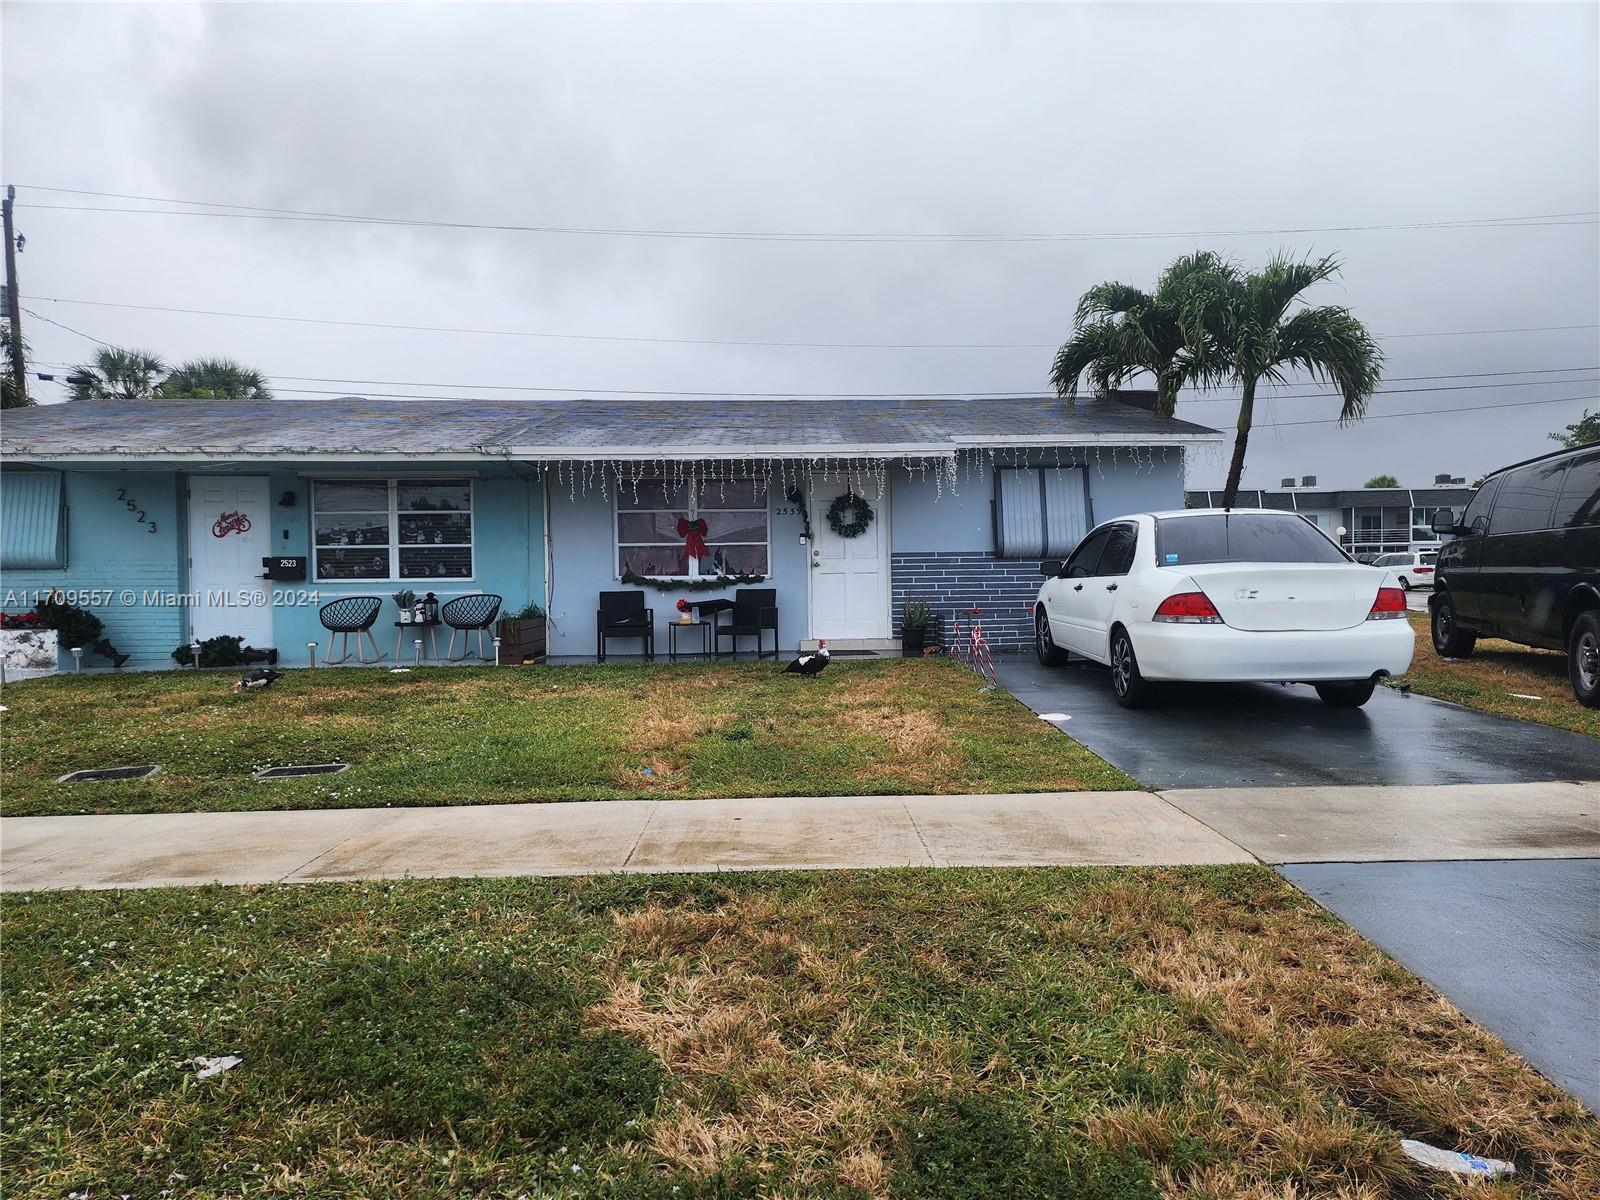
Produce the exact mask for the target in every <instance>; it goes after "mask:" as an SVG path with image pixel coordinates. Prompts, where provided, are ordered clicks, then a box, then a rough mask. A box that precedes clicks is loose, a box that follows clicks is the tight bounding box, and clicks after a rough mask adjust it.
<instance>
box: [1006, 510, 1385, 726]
mask: <svg viewBox="0 0 1600 1200" xmlns="http://www.w3.org/2000/svg"><path fill="white" fill-rule="evenodd" d="M1041 571H1042V573H1043V574H1044V575H1045V577H1046V578H1045V582H1044V584H1043V586H1041V587H1040V589H1039V602H1038V603H1037V604H1036V605H1035V606H1034V620H1035V624H1036V626H1037V632H1038V651H1039V661H1040V662H1041V663H1044V664H1045V665H1046V666H1055V665H1058V664H1060V663H1062V662H1064V661H1065V660H1066V658H1067V656H1068V654H1079V655H1082V656H1083V657H1085V658H1091V659H1094V660H1095V661H1096V662H1102V663H1106V664H1107V665H1109V666H1110V667H1111V686H1112V689H1113V691H1114V692H1115V693H1116V697H1117V700H1118V702H1119V703H1120V704H1122V705H1123V706H1124V707H1125V708H1137V707H1139V706H1140V705H1141V704H1143V703H1144V702H1145V701H1146V700H1147V699H1148V698H1149V693H1150V682H1151V681H1153V680H1185V681H1192V682H1235V683H1237V682H1254V681H1260V682H1294V683H1310V684H1313V685H1315V687H1316V689H1317V695H1319V696H1320V697H1322V701H1323V703H1325V704H1328V705H1330V706H1332V707H1334V708H1356V707H1359V706H1360V705H1362V704H1365V703H1366V702H1367V700H1368V699H1370V698H1371V696H1372V690H1373V687H1374V685H1375V684H1376V683H1377V680H1378V678H1379V677H1380V676H1383V675H1403V674H1404V673H1405V671H1406V668H1407V667H1409V666H1410V665H1411V653H1412V650H1413V648H1414V636H1413V634H1412V632H1411V625H1410V623H1409V622H1408V621H1407V620H1406V598H1405V594H1404V593H1403V592H1402V591H1401V590H1400V589H1399V588H1398V587H1397V586H1394V580H1393V579H1392V578H1391V577H1389V576H1385V575H1382V574H1379V573H1378V572H1376V571H1374V570H1373V569H1372V568H1371V567H1366V566H1362V565H1360V564H1359V563H1357V562H1355V561H1354V560H1353V559H1351V557H1350V556H1349V555H1348V554H1346V553H1345V552H1344V551H1343V550H1341V549H1340V548H1339V547H1338V546H1336V545H1334V543H1333V542H1331V541H1329V540H1328V538H1327V536H1326V535H1324V534H1323V533H1321V532H1319V531H1318V530H1317V528H1316V527H1315V526H1314V525H1312V524H1311V523H1310V522H1308V521H1306V520H1305V519H1304V518H1303V517H1299V516H1296V515H1295V514H1293V513H1286V512H1279V511H1276V510H1272V509H1244V508H1236V509H1232V510H1231V511H1230V510H1226V509H1220V508H1202V509H1190V510H1187V511H1184V512H1165V513H1139V514H1137V515H1135V516H1128V517H1118V518H1117V519H1116V520H1114V521H1107V522H1106V523H1104V524H1103V525H1098V526H1096V527H1095V528H1094V529H1093V530H1091V531H1090V532H1089V535H1088V536H1087V537H1085V538H1084V539H1083V541H1082V542H1080V543H1079V544H1078V548H1077V549H1076V550H1074V551H1073V552H1072V557H1071V558H1069V559H1067V560H1066V562H1064V563H1058V562H1046V563H1043V564H1041Z"/></svg>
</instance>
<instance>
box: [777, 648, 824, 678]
mask: <svg viewBox="0 0 1600 1200" xmlns="http://www.w3.org/2000/svg"><path fill="white" fill-rule="evenodd" d="M827 665H828V643H827V642H826V641H825V640H823V639H821V638H819V639H818V640H817V648H816V649H815V650H813V651H811V652H810V653H808V654H802V655H801V656H800V657H799V658H797V659H795V660H794V661H793V662H792V663H790V664H789V665H788V666H787V667H785V668H784V669H783V673H784V674H785V675H805V676H807V677H810V676H815V675H820V674H821V673H822V668H823V667H825V666H827Z"/></svg>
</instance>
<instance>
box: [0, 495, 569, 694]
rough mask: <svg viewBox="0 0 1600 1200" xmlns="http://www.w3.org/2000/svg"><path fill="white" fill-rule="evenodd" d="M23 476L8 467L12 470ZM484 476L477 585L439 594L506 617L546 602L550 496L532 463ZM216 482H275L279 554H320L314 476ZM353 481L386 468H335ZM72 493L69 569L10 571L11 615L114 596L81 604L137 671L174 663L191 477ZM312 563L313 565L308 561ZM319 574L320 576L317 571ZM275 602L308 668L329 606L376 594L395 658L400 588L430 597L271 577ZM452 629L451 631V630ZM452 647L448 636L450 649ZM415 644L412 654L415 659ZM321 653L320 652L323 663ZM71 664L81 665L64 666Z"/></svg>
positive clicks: (281, 624) (1, 587) (388, 585)
mask: <svg viewBox="0 0 1600 1200" xmlns="http://www.w3.org/2000/svg"><path fill="white" fill-rule="evenodd" d="M13 469H21V468H11V467H7V468H6V470H13ZM458 469H459V470H461V472H462V473H463V474H467V475H470V476H471V477H472V478H473V501H474V503H473V507H474V513H473V520H474V542H475V547H474V571H475V575H474V578H473V579H471V580H448V581H440V582H441V584H442V585H443V586H441V587H436V588H435V589H434V591H435V592H436V594H437V595H438V597H439V599H440V600H441V601H445V600H450V599H453V598H454V597H456V596H458V595H463V594H465V593H467V592H494V593H496V594H498V595H501V596H503V597H504V599H505V611H515V610H516V609H519V608H521V607H522V606H523V605H524V604H526V603H528V602H529V601H530V600H531V601H533V602H534V603H537V604H541V605H542V604H543V603H544V594H545V588H544V536H543V524H544V513H543V501H542V489H541V486H540V483H539V480H538V477H537V475H536V473H534V472H532V471H531V470H527V469H524V468H520V467H510V466H506V467H502V466H495V467H491V468H488V469H485V468H483V467H481V466H476V465H474V466H472V467H471V468H467V467H460V468H458ZM204 473H205V474H207V475H222V474H237V475H265V476H267V477H268V480H269V483H270V487H269V495H270V496H271V498H272V501H271V506H270V513H271V516H270V518H269V520H270V521H271V524H272V533H271V542H270V546H271V551H270V552H271V553H273V554H286V555H287V554H296V555H309V553H310V543H311V528H310V524H311V506H310V486H311V481H310V480H309V479H308V478H306V477H305V476H303V475H302V474H301V473H300V470H299V469H298V468H297V467H296V466H294V465H292V464H284V465H278V464H274V465H273V466H271V467H267V468H264V467H259V466H258V467H253V468H252V467H251V466H250V465H248V464H245V465H239V466H234V467H211V466H209V465H208V466H207V467H206V468H205V471H204ZM319 473H321V474H323V475H329V474H335V473H337V474H338V475H339V477H341V478H350V477H353V476H357V475H362V474H378V472H376V471H371V470H368V471H359V470H352V471H338V472H330V471H328V470H327V469H326V468H320V469H319ZM450 473H451V468H450V466H449V465H448V464H447V465H445V466H442V467H433V468H431V469H430V470H429V472H428V474H429V475H435V476H437V475H440V474H450ZM406 474H407V472H405V471H402V470H390V471H387V472H385V473H384V475H385V477H386V476H388V475H394V476H397V477H404V476H405V475H406ZM65 483H66V495H67V554H68V565H67V567H66V569H65V570H54V571H5V572H3V573H0V599H4V600H5V605H4V607H5V609H6V611H8V612H16V611H19V610H21V609H23V608H28V607H32V605H33V603H34V598H35V596H36V595H37V594H38V593H40V592H45V591H48V590H49V589H51V588H62V589H65V590H67V591H68V592H80V593H81V592H92V591H93V590H94V589H101V590H103V591H104V592H105V593H106V594H105V596H104V597H103V599H101V602H98V603H83V600H82V599H81V598H80V599H79V600H78V602H79V603H83V607H85V608H89V609H91V610H92V611H93V612H94V613H95V614H96V615H97V616H99V617H100V619H101V620H102V621H103V622H104V623H105V626H106V636H107V637H108V638H109V639H110V640H111V641H112V642H113V643H115V645H116V646H117V648H118V649H120V650H122V651H123V652H125V653H127V654H129V655H130V659H129V662H128V663H127V666H126V668H125V669H130V670H132V669H146V670H151V669H161V668H168V667H173V666H175V665H176V664H175V663H174V661H173V659H172V651H173V650H174V649H175V648H176V647H177V646H178V645H180V644H181V643H185V642H187V641H188V640H189V638H190V633H191V625H190V621H189V610H188V609H187V608H185V607H183V606H182V605H181V604H164V603H160V602H159V601H156V600H155V599H154V597H155V596H157V595H158V594H172V595H176V596H181V595H182V594H183V593H184V592H185V590H186V583H187V579H186V577H187V561H188V546H187V518H188V509H187V498H186V492H187V476H186V475H184V474H182V473H179V472H176V471H170V470H169V471H120V470H104V471H99V470H72V471H67V472H65ZM119 488H121V489H123V491H124V492H125V493H126V494H127V495H129V496H131V497H133V498H135V499H136V500H137V502H138V505H139V508H140V509H142V510H143V511H144V512H145V514H146V518H147V520H153V521H155V522H156V525H157V532H156V533H155V534H151V533H149V532H148V529H147V527H146V526H143V525H139V524H136V523H135V521H134V513H132V512H129V511H128V509H127V507H126V504H125V503H124V502H123V501H122V500H121V499H119V498H118V496H117V490H118V489H119ZM285 492H293V493H294V494H295V503H294V504H293V505H292V506H290V507H283V506H280V505H279V504H278V499H279V498H280V497H281V496H282V495H283V494H284V493H285ZM4 520H5V515H4V514H3V513H0V539H3V538H4ZM308 567H309V564H308ZM308 574H309V570H308ZM260 586H261V587H262V588H263V589H265V590H266V591H267V593H268V595H269V596H270V595H272V594H274V593H275V592H277V593H282V594H283V596H284V599H285V602H283V603H279V604H277V605H275V606H274V608H273V623H272V627H273V638H272V641H273V645H274V646H275V647H276V648H277V650H278V652H279V655H280V659H281V660H282V661H283V662H286V663H288V664H290V665H295V666H300V665H304V664H305V663H306V662H307V661H308V655H307V651H306V643H307V642H310V641H318V642H320V643H321V645H322V647H323V649H324V650H325V649H326V647H327V631H326V630H324V629H323V628H322V625H321V623H320V622H319V621H318V619H317V610H318V608H319V606H320V605H321V604H325V603H327V602H328V601H330V600H335V599H338V598H339V597H340V596H346V595H376V596H381V597H382V598H383V600H384V608H383V612H382V614H381V615H380V616H379V619H378V623H377V624H376V625H375V626H374V627H373V634H374V636H375V638H376V639H377V642H378V646H379V648H380V649H381V650H383V651H385V652H386V653H387V654H390V655H393V654H394V649H395V633H396V631H395V628H394V626H393V624H392V622H393V621H394V619H395V617H396V615H397V614H396V610H395V606H394V603H393V601H392V600H391V599H390V597H391V596H392V594H393V593H394V592H397V591H399V590H400V589H401V588H402V587H410V588H411V589H412V590H414V591H418V592H421V591H425V590H426V588H425V587H422V586H419V583H418V582H417V581H410V582H404V583H402V582H366V583H361V582H340V583H326V582H322V583H319V582H318V581H316V580H315V579H310V578H308V579H307V580H306V581H305V582H303V583H300V582H276V583H275V582H273V581H270V580H262V581H260ZM124 592H129V593H132V597H133V601H132V603H125V602H124V599H125V598H124V596H123V593H124ZM299 592H304V593H308V595H307V596H306V602H305V603H296V602H293V594H294V593H299ZM447 632H448V631H447ZM444 644H445V643H444V640H443V639H441V640H440V643H439V645H440V649H441V651H442V650H443V648H444ZM410 652H411V651H410V648H409V647H406V648H405V654H406V655H407V656H409V654H410ZM320 655H321V652H320V651H319V657H320ZM84 665H85V666H86V667H101V666H107V665H109V664H108V663H107V662H105V661H104V660H101V659H96V658H92V657H89V656H86V657H85V660H84ZM70 666H71V660H70V658H69V659H67V661H66V662H64V663H63V664H62V667H63V669H69V668H70Z"/></svg>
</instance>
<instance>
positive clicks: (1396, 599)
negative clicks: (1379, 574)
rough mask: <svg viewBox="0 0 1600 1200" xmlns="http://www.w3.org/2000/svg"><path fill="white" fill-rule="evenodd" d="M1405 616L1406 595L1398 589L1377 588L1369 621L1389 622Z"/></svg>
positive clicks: (1368, 615) (1368, 616)
mask: <svg viewBox="0 0 1600 1200" xmlns="http://www.w3.org/2000/svg"><path fill="white" fill-rule="evenodd" d="M1405 615H1406V594H1405V593H1404V592H1402V591H1401V590H1400V589H1399V588H1379V589H1378V598H1377V599H1376V600H1374V601H1373V602H1372V611H1371V612H1369V613H1368V614H1367V620H1369V621H1391V620H1393V619H1394V618H1395V617H1403V616H1405Z"/></svg>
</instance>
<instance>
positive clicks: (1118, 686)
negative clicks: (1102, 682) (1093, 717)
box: [1111, 626, 1150, 708]
mask: <svg viewBox="0 0 1600 1200" xmlns="http://www.w3.org/2000/svg"><path fill="white" fill-rule="evenodd" d="M1111 690H1112V692H1113V693H1115V695H1116V697H1117V703H1118V704H1120V705H1122V707H1123V708H1143V707H1144V706H1145V704H1146V703H1148V702H1149V700H1150V685H1149V684H1148V683H1146V682H1145V678H1144V676H1143V675H1141V674H1140V673H1139V658H1138V656H1137V655H1136V654H1134V652H1133V639H1132V638H1130V637H1129V636H1128V631H1127V630H1126V629H1123V628H1121V627H1120V626H1119V627H1118V628H1117V629H1115V630H1114V631H1113V632H1112V634H1111Z"/></svg>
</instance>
